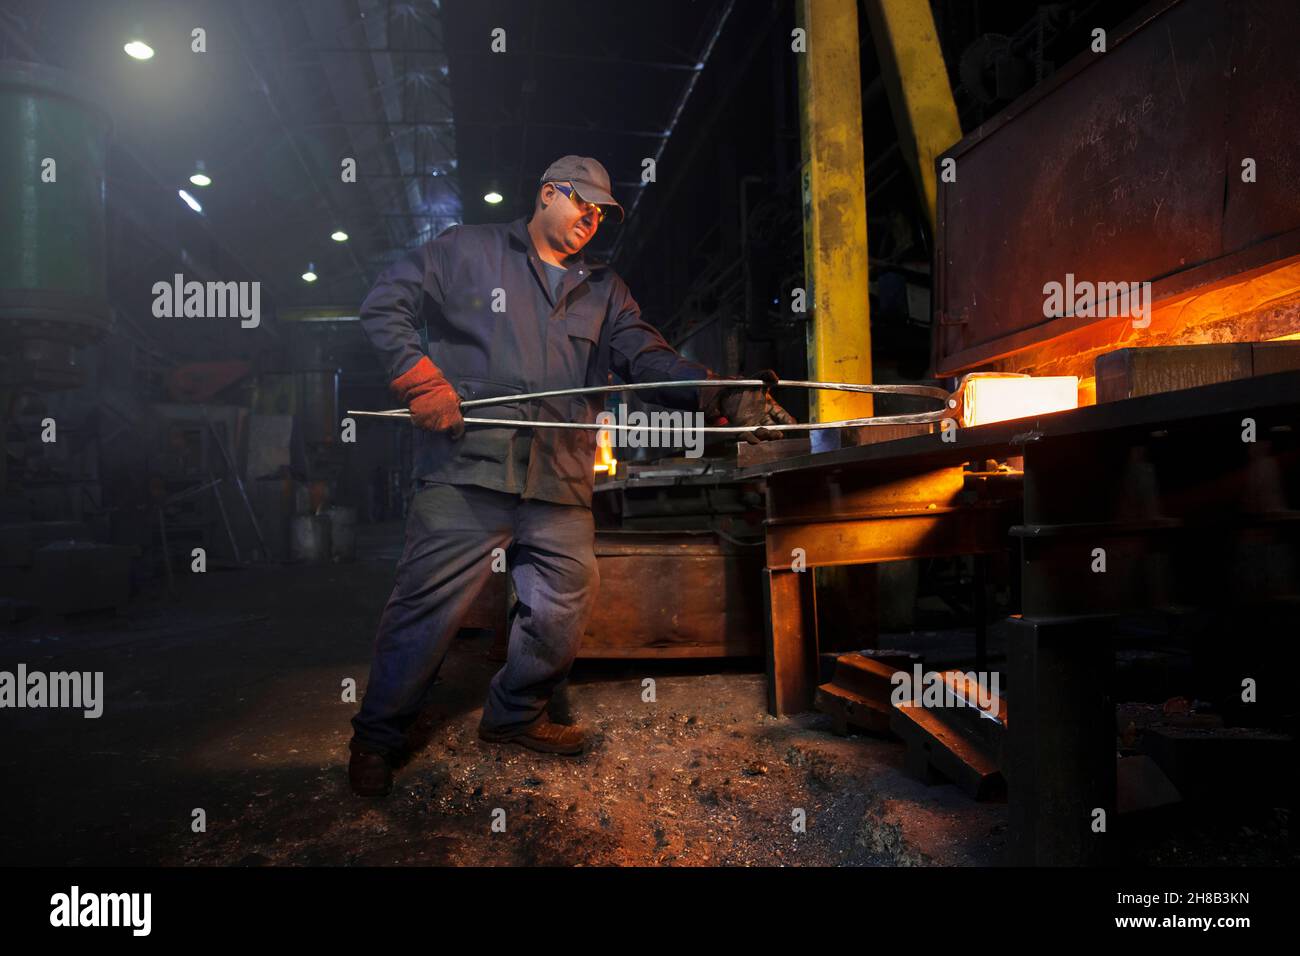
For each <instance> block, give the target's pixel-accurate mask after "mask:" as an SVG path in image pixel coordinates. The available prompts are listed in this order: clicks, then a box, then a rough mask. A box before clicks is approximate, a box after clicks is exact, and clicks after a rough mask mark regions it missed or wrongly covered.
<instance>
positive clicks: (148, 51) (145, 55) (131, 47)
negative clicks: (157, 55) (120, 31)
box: [122, 40, 153, 60]
mask: <svg viewBox="0 0 1300 956" xmlns="http://www.w3.org/2000/svg"><path fill="white" fill-rule="evenodd" d="M122 49H123V50H125V51H126V55H127V56H129V57H131V59H133V60H152V59H153V47H151V46H150V45H149V44H147V43H145V42H144V41H143V40H132V41H131V42H130V43H128V44H127V45H126V46H124V47H122Z"/></svg>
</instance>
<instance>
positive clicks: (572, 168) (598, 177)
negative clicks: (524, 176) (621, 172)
mask: <svg viewBox="0 0 1300 956" xmlns="http://www.w3.org/2000/svg"><path fill="white" fill-rule="evenodd" d="M540 182H543V183H573V186H574V189H576V190H577V192H578V195H579V196H581V197H582V198H583V199H585V200H586V201H587V202H594V203H595V204H596V205H597V206H605V207H608V208H606V210H605V212H606V214H609V213H610V212H612V211H615V210H617V212H618V221H619V222H622V221H623V207H622V206H620V205H619V204H618V200H617V199H615V198H614V196H613V194H612V193H611V192H610V191H609V173H608V172H606V171H605V167H604V166H602V165H601V164H600V163H599V162H598V161H597V160H594V159H592V158H591V157H590V156H561V157H560V158H559V159H557V160H556V161H555V162H553V163H551V165H550V166H548V167H547V168H546V172H544V173H542V178H541V180H540Z"/></svg>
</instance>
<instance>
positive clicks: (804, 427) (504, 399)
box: [348, 378, 957, 435]
mask: <svg viewBox="0 0 1300 956" xmlns="http://www.w3.org/2000/svg"><path fill="white" fill-rule="evenodd" d="M766 384H767V383H766V382H764V381H763V380H762V379H760V378H742V379H692V380H690V381H686V382H637V383H634V384H631V385H591V386H586V387H584V388H557V389H553V390H551V391H547V392H524V393H521V394H519V395H499V396H495V397H492V398H476V399H472V400H470V401H463V402H461V403H460V407H461V408H462V409H467V408H475V407H478V406H482V405H509V404H511V403H514V402H526V401H530V400H532V399H537V398H558V397H560V396H562V395H597V394H601V393H609V392H625V391H636V390H637V389H660V388H700V387H709V388H734V387H736V386H741V387H747V386H753V387H762V386H765V385H766ZM779 384H781V385H789V386H791V387H792V388H814V389H823V390H826V391H834V392H859V393H864V394H868V395H915V396H918V397H920V398H929V399H933V400H934V401H937V402H942V403H943V408H942V409H939V410H938V411H933V412H921V413H919V414H915V415H881V416H878V417H875V418H847V419H844V420H842V421H838V422H801V423H798V424H794V425H769V426H759V425H706V426H703V427H700V428H694V429H692V431H696V432H708V433H712V434H731V435H739V434H744V433H746V432H752V431H754V430H755V429H757V428H760V427H766V428H769V429H770V430H772V431H779V432H793V431H804V432H807V431H817V430H819V429H823V428H856V427H858V426H860V425H922V424H928V423H932V422H938V421H942V420H943V419H944V418H951V417H953V411H952V410H953V409H955V408H956V407H957V393H951V394H950V393H948V392H946V391H944V390H943V389H941V388H936V387H934V386H931V385H855V384H852V383H850V382H803V381H793V380H790V379H781V381H780V383H779ZM348 414H349V415H366V416H369V417H372V418H409V417H410V415H411V413H410V412H409V411H407V410H406V409H405V408H393V409H388V410H386V411H380V412H368V411H352V410H349V411H348ZM465 424H466V425H497V426H502V425H504V426H510V427H513V428H577V429H582V430H586V431H601V430H603V429H608V430H609V431H638V432H640V431H646V430H648V429H653V428H655V427H656V426H654V425H648V426H647V425H619V424H615V423H612V422H611V423H608V424H601V423H600V422H534V421H519V420H517V419H510V418H466V419H465Z"/></svg>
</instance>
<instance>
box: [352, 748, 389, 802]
mask: <svg viewBox="0 0 1300 956" xmlns="http://www.w3.org/2000/svg"><path fill="white" fill-rule="evenodd" d="M348 781H349V782H350V783H351V784H352V792H353V793H355V794H356V795H357V796H358V797H383V796H386V795H387V794H388V793H389V791H391V790H392V789H393V768H392V766H391V765H390V764H389V763H388V761H387V760H385V759H384V756H383V754H375V753H354V754H353V755H352V759H351V760H350V761H348Z"/></svg>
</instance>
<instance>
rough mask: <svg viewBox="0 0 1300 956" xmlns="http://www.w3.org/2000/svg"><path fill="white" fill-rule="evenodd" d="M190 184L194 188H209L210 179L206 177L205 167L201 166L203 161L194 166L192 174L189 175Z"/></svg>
mask: <svg viewBox="0 0 1300 956" xmlns="http://www.w3.org/2000/svg"><path fill="white" fill-rule="evenodd" d="M190 182H192V183H193V184H194V185H195V186H211V185H212V177H211V176H209V175H208V171H207V167H205V166H204V165H203V160H199V161H198V162H197V163H195V164H194V172H192V173H191V174H190Z"/></svg>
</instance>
